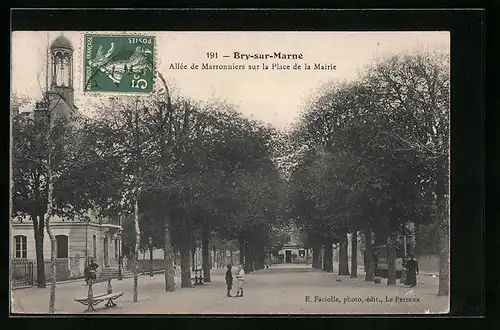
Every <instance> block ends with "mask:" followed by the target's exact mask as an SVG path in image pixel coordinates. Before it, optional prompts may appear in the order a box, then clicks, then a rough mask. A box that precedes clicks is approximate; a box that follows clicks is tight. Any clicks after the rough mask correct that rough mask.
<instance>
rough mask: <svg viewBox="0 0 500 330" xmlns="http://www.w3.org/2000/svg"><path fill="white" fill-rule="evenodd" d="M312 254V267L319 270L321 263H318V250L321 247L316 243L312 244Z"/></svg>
mask: <svg viewBox="0 0 500 330" xmlns="http://www.w3.org/2000/svg"><path fill="white" fill-rule="evenodd" d="M312 249H313V251H312V252H313V253H312V267H313V268H316V269H321V263H320V261H321V260H320V256H319V255H320V249H321V246H320V245H319V244H317V243H315V244H313V248H312Z"/></svg>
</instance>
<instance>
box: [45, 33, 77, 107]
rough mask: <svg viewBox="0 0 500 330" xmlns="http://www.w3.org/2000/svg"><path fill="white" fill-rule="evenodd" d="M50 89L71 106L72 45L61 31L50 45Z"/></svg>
mask: <svg viewBox="0 0 500 330" xmlns="http://www.w3.org/2000/svg"><path fill="white" fill-rule="evenodd" d="M50 91H51V92H55V93H57V94H59V95H60V96H61V97H63V98H64V99H65V101H66V103H67V104H68V105H69V106H70V107H73V102H74V89H73V46H72V45H71V42H70V41H69V39H68V38H66V37H65V36H64V35H63V34H62V33H61V35H60V36H58V37H57V38H56V39H55V40H54V41H53V42H52V44H51V45H50Z"/></svg>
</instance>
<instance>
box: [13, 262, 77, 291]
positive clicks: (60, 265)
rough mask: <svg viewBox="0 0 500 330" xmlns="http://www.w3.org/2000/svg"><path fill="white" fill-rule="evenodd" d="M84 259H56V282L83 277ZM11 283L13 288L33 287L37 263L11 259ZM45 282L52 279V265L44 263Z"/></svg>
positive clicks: (35, 280)
mask: <svg viewBox="0 0 500 330" xmlns="http://www.w3.org/2000/svg"><path fill="white" fill-rule="evenodd" d="M84 263H85V258H84V257H70V258H57V259H56V280H57V281H64V280H69V279H72V278H80V277H83V274H84ZM10 269H11V281H12V286H13V287H22V286H33V285H36V283H37V280H38V278H37V275H38V274H37V263H36V261H35V260H29V259H11V263H10ZM44 274H45V281H46V282H49V281H50V280H51V279H52V263H51V261H50V260H45V261H44Z"/></svg>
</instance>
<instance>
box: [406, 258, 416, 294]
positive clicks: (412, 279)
mask: <svg viewBox="0 0 500 330" xmlns="http://www.w3.org/2000/svg"><path fill="white" fill-rule="evenodd" d="M406 269H407V273H406V282H405V284H406V285H407V286H409V287H411V288H413V287H415V286H416V285H417V274H418V261H417V260H415V258H414V257H413V255H410V259H409V260H408V261H407V262H406Z"/></svg>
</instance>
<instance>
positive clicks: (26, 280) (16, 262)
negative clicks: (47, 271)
mask: <svg viewBox="0 0 500 330" xmlns="http://www.w3.org/2000/svg"><path fill="white" fill-rule="evenodd" d="M10 271H11V283H12V286H13V287H21V286H32V285H33V283H35V281H36V279H35V273H36V265H35V263H34V262H33V261H32V260H27V259H12V262H11V266H10Z"/></svg>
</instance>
